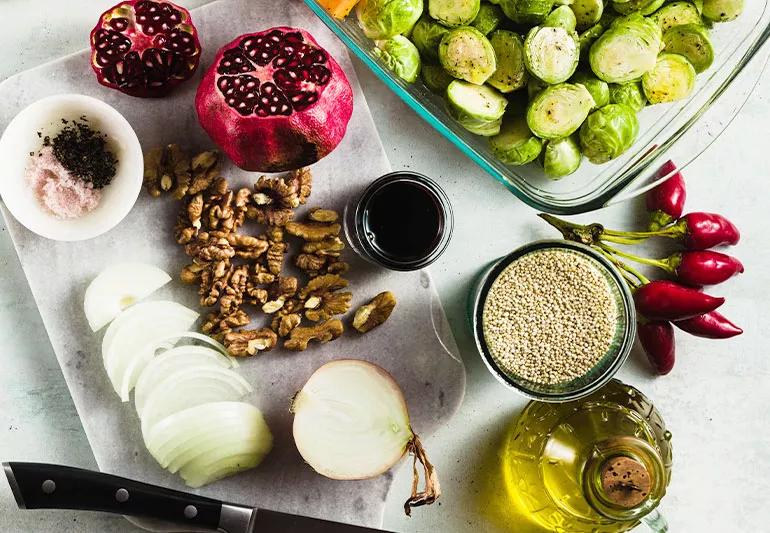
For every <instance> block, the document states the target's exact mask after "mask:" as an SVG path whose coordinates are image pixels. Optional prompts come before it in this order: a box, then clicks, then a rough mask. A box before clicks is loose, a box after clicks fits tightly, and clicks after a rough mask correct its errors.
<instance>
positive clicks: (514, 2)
mask: <svg viewBox="0 0 770 533" xmlns="http://www.w3.org/2000/svg"><path fill="white" fill-rule="evenodd" d="M553 4H554V0H500V7H501V8H503V13H505V16H506V17H508V18H509V19H511V20H512V21H514V22H516V23H517V24H540V23H541V22H543V21H544V20H545V17H547V16H548V13H550V12H551V10H552V9H553Z"/></svg>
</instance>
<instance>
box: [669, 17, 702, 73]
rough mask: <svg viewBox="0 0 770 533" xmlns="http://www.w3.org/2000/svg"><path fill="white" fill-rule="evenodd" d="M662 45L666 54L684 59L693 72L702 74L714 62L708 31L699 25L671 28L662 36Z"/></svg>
mask: <svg viewBox="0 0 770 533" xmlns="http://www.w3.org/2000/svg"><path fill="white" fill-rule="evenodd" d="M663 44H665V46H666V47H665V48H664V50H665V51H666V52H671V53H672V54H679V55H683V56H684V57H686V58H687V60H688V61H689V62H690V63H692V66H693V67H695V72H698V73H700V72H703V71H704V70H706V69H708V68H709V67H710V66H711V64H712V63H713V62H714V47H713V45H712V44H711V39H709V33H708V30H707V29H706V28H704V27H703V26H701V25H700V24H685V25H683V26H675V27H673V28H671V29H670V30H668V31H667V32H666V33H664V34H663Z"/></svg>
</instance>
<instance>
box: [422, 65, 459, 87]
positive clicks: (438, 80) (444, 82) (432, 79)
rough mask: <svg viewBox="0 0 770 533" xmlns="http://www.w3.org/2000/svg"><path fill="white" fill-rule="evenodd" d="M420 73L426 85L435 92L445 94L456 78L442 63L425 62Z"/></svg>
mask: <svg viewBox="0 0 770 533" xmlns="http://www.w3.org/2000/svg"><path fill="white" fill-rule="evenodd" d="M420 75H421V76H422V81H423V82H424V83H425V86H426V87H427V88H428V89H430V90H431V91H433V92H434V93H441V94H444V93H445V92H446V89H447V87H449V84H450V83H452V82H453V81H454V80H455V79H454V78H453V77H452V76H450V75H449V74H447V71H446V70H444V67H442V66H441V65H433V64H423V66H422V69H420Z"/></svg>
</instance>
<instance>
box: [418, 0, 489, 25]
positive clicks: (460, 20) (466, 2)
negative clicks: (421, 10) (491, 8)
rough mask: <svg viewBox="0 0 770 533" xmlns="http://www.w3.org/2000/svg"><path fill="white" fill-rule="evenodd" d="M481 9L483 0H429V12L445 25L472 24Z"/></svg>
mask: <svg viewBox="0 0 770 533" xmlns="http://www.w3.org/2000/svg"><path fill="white" fill-rule="evenodd" d="M479 9H481V0H428V13H429V14H430V16H431V17H433V18H434V19H436V20H437V21H439V22H440V23H442V24H443V25H445V26H451V27H457V26H465V25H466V24H470V23H471V22H472V21H473V19H475V18H476V16H477V15H478V14H479Z"/></svg>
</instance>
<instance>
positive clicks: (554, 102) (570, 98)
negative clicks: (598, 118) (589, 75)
mask: <svg viewBox="0 0 770 533" xmlns="http://www.w3.org/2000/svg"><path fill="white" fill-rule="evenodd" d="M593 107H594V99H593V98H592V97H591V93H589V92H588V90H587V89H586V88H585V87H583V86H582V85H575V84H572V83H560V84H559V85H551V86H549V87H546V88H545V89H543V91H541V92H540V94H538V95H537V96H535V98H534V99H533V100H532V103H531V104H529V109H528V110H527V125H528V126H529V129H530V130H532V132H533V133H534V134H535V135H537V136H538V137H540V138H541V139H561V138H563V137H567V136H569V135H572V134H573V133H575V131H577V129H578V128H579V127H580V125H581V124H582V123H583V121H584V120H585V119H586V117H587V116H588V113H589V112H590V111H591V109H592V108H593Z"/></svg>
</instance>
